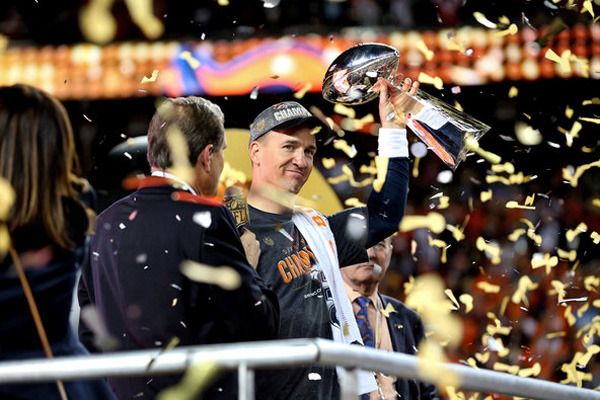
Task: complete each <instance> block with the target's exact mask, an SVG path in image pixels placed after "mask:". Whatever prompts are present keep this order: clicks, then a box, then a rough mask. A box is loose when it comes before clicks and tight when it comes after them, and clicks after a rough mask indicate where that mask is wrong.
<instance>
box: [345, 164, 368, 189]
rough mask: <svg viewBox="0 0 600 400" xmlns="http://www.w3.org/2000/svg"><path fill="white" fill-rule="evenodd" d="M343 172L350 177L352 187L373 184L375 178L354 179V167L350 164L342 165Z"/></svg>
mask: <svg viewBox="0 0 600 400" xmlns="http://www.w3.org/2000/svg"><path fill="white" fill-rule="evenodd" d="M342 173H343V174H344V175H345V176H347V177H348V181H349V182H350V185H352V187H366V186H369V185H370V184H372V183H373V180H374V179H373V178H366V179H363V180H362V181H360V182H357V181H356V179H354V172H352V169H351V168H350V167H349V166H348V165H342Z"/></svg>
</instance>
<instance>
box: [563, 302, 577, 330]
mask: <svg viewBox="0 0 600 400" xmlns="http://www.w3.org/2000/svg"><path fill="white" fill-rule="evenodd" d="M564 315H565V318H566V320H567V323H568V324H569V326H573V325H575V322H576V318H575V316H574V315H573V312H572V310H571V305H570V304H569V305H568V306H567V308H565V314H564Z"/></svg>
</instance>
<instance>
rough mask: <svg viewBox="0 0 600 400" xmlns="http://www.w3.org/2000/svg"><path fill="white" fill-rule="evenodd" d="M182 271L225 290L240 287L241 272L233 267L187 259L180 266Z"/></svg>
mask: <svg viewBox="0 0 600 400" xmlns="http://www.w3.org/2000/svg"><path fill="white" fill-rule="evenodd" d="M179 269H180V271H181V273H182V274H183V275H185V276H187V277H188V278H189V279H190V280H192V281H194V282H199V283H206V284H209V285H217V286H220V287H221V288H223V289H224V290H235V289H237V288H239V287H240V285H241V283H242V280H241V277H240V274H239V273H238V272H237V271H236V270H234V269H233V268H231V267H227V266H221V267H214V266H211V265H206V264H201V263H198V262H195V261H191V260H186V261H183V262H182V263H181V266H180V267H179Z"/></svg>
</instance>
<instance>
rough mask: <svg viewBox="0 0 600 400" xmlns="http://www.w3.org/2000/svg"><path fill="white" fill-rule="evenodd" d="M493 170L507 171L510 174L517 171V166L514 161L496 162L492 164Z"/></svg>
mask: <svg viewBox="0 0 600 400" xmlns="http://www.w3.org/2000/svg"><path fill="white" fill-rule="evenodd" d="M492 171H494V172H506V173H508V174H514V173H515V166H514V165H512V163H509V162H505V163H504V164H494V165H492Z"/></svg>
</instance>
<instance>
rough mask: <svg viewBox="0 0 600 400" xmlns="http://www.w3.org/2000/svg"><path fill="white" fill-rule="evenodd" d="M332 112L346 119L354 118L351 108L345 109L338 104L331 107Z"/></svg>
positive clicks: (354, 113) (354, 112)
mask: <svg viewBox="0 0 600 400" xmlns="http://www.w3.org/2000/svg"><path fill="white" fill-rule="evenodd" d="M333 112H334V113H337V114H340V115H344V116H346V117H348V118H352V119H354V118H356V111H354V109H353V108H350V107H346V106H345V105H343V104H340V103H336V104H335V106H334V107H333Z"/></svg>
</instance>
